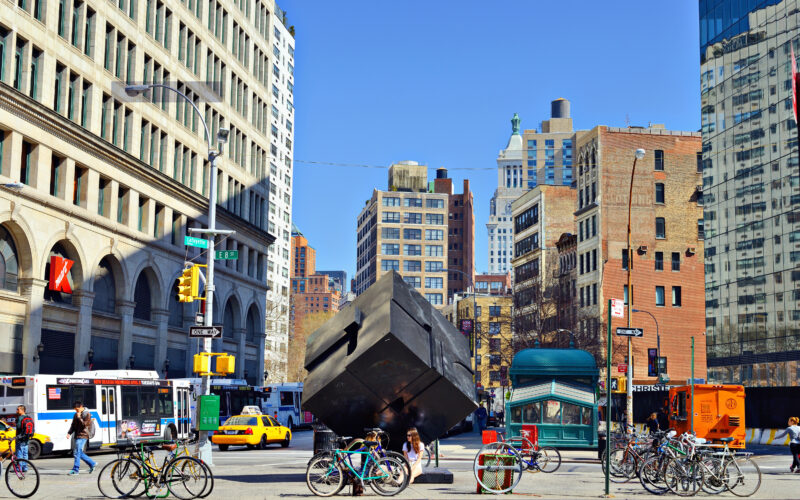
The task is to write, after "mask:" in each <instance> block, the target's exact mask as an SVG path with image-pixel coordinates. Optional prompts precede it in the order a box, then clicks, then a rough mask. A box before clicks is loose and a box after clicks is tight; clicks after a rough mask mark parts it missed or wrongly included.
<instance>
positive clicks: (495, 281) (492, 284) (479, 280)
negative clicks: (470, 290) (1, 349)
mask: <svg viewBox="0 0 800 500" xmlns="http://www.w3.org/2000/svg"><path fill="white" fill-rule="evenodd" d="M475 292H477V293H488V294H489V295H510V294H511V272H507V273H505V274H478V275H477V276H475Z"/></svg>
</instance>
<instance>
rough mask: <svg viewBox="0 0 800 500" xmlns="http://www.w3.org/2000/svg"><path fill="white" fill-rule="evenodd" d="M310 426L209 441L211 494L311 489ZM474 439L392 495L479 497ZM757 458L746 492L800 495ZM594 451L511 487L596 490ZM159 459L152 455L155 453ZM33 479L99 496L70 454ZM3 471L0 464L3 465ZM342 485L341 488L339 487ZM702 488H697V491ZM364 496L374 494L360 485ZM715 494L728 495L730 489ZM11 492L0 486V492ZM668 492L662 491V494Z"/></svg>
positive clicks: (621, 487)
mask: <svg viewBox="0 0 800 500" xmlns="http://www.w3.org/2000/svg"><path fill="white" fill-rule="evenodd" d="M312 441H313V433H312V432H310V431H298V432H296V433H295V435H294V439H293V441H292V445H291V446H290V447H289V448H281V447H280V446H279V445H272V446H270V447H269V448H268V449H266V450H247V449H246V448H244V447H241V448H231V449H230V450H229V451H226V452H221V451H219V450H218V449H216V447H215V448H214V453H213V460H214V467H213V469H214V477H215V486H214V491H213V493H212V494H211V496H209V498H211V499H225V500H240V499H250V498H254V499H255V498H287V497H288V498H291V497H305V498H308V497H311V496H312V495H311V493H310V491H309V490H308V488H307V486H306V484H305V470H306V464H307V463H308V460H309V459H310V458H311V454H312ZM479 447H480V440H479V439H478V437H477V435H475V434H467V435H465V434H462V435H458V436H454V437H451V438H448V439H445V440H442V442H441V449H442V454H443V455H444V457H443V458H441V460H440V466H441V467H445V468H447V469H448V470H450V471H451V472H452V473H453V476H454V484H447V485H435V484H412V485H410V486H409V487H408V488H407V489H406V490H405V491H404V492H402V493H401V494H400V495H398V498H459V499H460V498H484V499H485V498H486V495H481V496H478V495H475V494H474V493H475V486H476V482H475V478H474V477H473V472H472V460H473V458H474V456H475V453H476V451H477V449H478V448H479ZM750 451H755V452H757V453H758V458H757V461H758V464H759V465H760V467H761V470H762V473H763V479H762V485H761V488H760V490H759V491H758V492H757V494H756V495H755V496H754V497H753V498H795V499H796V498H800V474H789V473H788V465H789V463H790V459H789V453H788V449H786V448H785V447H775V446H770V447H755V448H753V449H751V450H750ZM115 457H116V455H115V454H113V453H109V452H102V453H94V454H93V455H92V458H93V459H94V460H95V461H97V462H98V465H99V467H102V465H104V464H106V463H108V462H109V461H111V460H113V459H114V458H115ZM595 458H596V452H594V451H589V450H584V451H580V450H578V451H564V452H563V463H562V466H561V468H560V469H559V470H558V471H556V472H555V473H553V474H542V473H537V474H532V473H526V474H525V475H524V476H523V477H522V479H521V481H520V483H519V485H518V486H517V488H516V489H515V491H514V493H515V495H518V494H521V495H525V496H534V497H537V496H538V497H543V498H597V497H599V496H601V495H602V493H603V486H604V479H603V475H602V470H601V468H600V465H599V463H598V462H597V461H596V460H595ZM159 461H160V460H159ZM36 465H37V467H38V468H39V470H40V477H41V485H40V488H39V491H38V492H37V494H36V495H35V496H34V497H33V498H53V499H62V498H103V497H102V495H101V494H100V492H99V490H98V487H97V473H98V472H99V470H100V469H99V468H98V471H96V472H95V473H94V474H91V475H90V474H89V473H88V468H87V467H86V466H85V465H82V471H81V474H79V475H78V476H68V475H66V473H67V472H68V471H69V469H70V468H71V466H72V458H71V457H61V458H43V459H40V460H38V461H37V462H36ZM3 472H5V471H3ZM346 491H348V492H349V488H348V489H346ZM611 493H612V494H613V495H614V497H615V498H643V497H649V496H650V495H649V494H648V493H647V492H646V491H645V490H644V489H643V488H642V487H641V486H640V485H639V483H638V482H631V483H627V484H613V483H612V485H611ZM701 495H702V494H701ZM365 496H372V497H377V495H375V493H374V492H373V491H372V490H371V489H369V488H367V491H366V494H365ZM722 496H723V497H728V498H735V497H733V496H732V495H731V494H725V495H722ZM6 497H8V498H13V497H12V495H11V494H10V493H9V492H8V490H7V489H6V487H5V484H3V485H2V486H0V498H6ZM664 498H668V497H666V496H665V497H664Z"/></svg>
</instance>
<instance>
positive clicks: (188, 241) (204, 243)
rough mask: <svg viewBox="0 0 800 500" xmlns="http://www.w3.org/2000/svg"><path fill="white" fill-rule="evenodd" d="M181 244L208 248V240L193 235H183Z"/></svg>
mask: <svg viewBox="0 0 800 500" xmlns="http://www.w3.org/2000/svg"><path fill="white" fill-rule="evenodd" d="M183 244H184V245H186V246H187V247H197V248H208V240H205V239H203V238H195V237H194V236H184V237H183Z"/></svg>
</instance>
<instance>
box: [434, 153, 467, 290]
mask: <svg viewBox="0 0 800 500" xmlns="http://www.w3.org/2000/svg"><path fill="white" fill-rule="evenodd" d="M433 191H434V192H435V193H445V194H447V195H448V196H449V197H450V200H449V202H448V214H447V234H448V237H447V268H448V269H454V270H456V271H461V272H463V273H464V274H461V273H459V272H452V271H450V272H448V275H449V276H448V278H447V299H448V302H449V301H450V300H451V299H452V298H453V294H454V293H462V292H464V291H466V290H467V287H468V286H469V285H471V284H472V283H473V282H474V279H475V213H474V210H473V200H472V191H470V189H469V179H464V189H463V192H462V193H461V194H454V193H453V180H452V179H450V178H449V177H447V169H445V168H438V169H436V179H434V181H433ZM464 275H466V276H467V277H465V276H464Z"/></svg>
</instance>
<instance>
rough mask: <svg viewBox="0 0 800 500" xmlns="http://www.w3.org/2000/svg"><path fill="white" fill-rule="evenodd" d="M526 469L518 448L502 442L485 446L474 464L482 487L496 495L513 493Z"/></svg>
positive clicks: (476, 456) (473, 468) (475, 472)
mask: <svg viewBox="0 0 800 500" xmlns="http://www.w3.org/2000/svg"><path fill="white" fill-rule="evenodd" d="M526 468H527V467H526V465H525V463H524V462H523V459H522V456H520V454H519V452H518V451H517V450H516V448H514V447H513V446H511V445H510V444H509V443H502V442H501V443H490V444H487V445H484V446H483V447H482V448H481V449H480V450H479V451H478V454H477V455H475V460H473V462H472V471H473V472H474V474H475V479H476V480H477V481H478V484H479V485H480V487H481V488H483V489H484V490H486V491H489V492H491V493H496V494H499V493H505V492H507V491H511V490H512V489H513V488H514V487H515V486H516V485H517V483H519V480H520V478H521V477H522V473H523V471H525V469H526Z"/></svg>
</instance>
